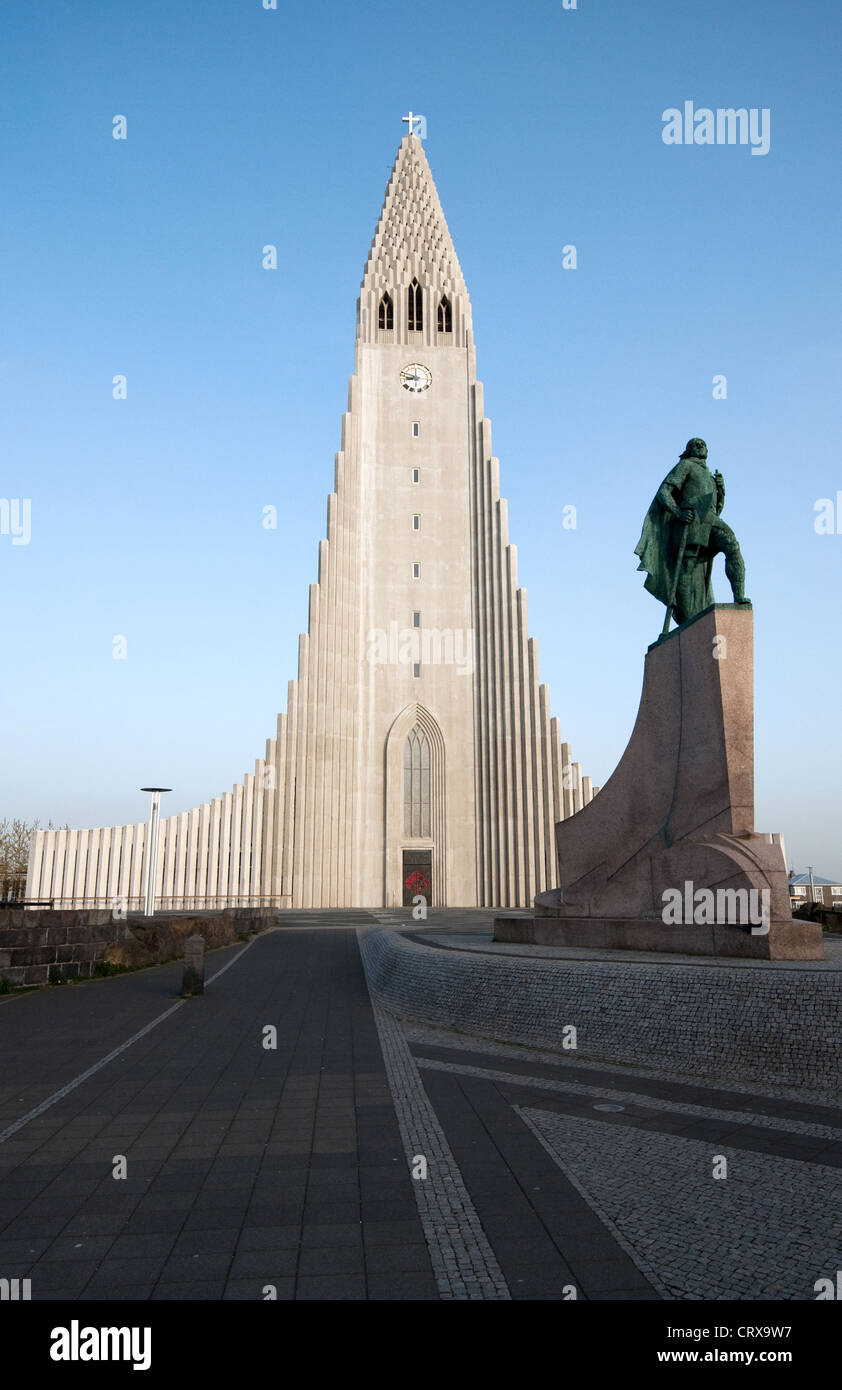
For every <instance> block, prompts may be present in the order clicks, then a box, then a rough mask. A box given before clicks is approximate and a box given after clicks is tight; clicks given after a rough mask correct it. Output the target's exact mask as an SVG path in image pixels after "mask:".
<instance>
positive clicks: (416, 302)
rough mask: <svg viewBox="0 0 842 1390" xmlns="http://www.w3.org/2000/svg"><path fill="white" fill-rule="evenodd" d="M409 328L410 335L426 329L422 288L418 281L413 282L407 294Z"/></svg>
mask: <svg viewBox="0 0 842 1390" xmlns="http://www.w3.org/2000/svg"><path fill="white" fill-rule="evenodd" d="M407 314H408V317H407V328H408V329H409V331H410V333H420V332H421V330H422V328H423V327H424V309H423V301H422V297H421V286H420V285H419V283H418V281H417V280H413V282H412V284H411V285H410V287H409V291H408V294H407Z"/></svg>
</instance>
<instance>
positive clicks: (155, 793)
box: [140, 787, 172, 917]
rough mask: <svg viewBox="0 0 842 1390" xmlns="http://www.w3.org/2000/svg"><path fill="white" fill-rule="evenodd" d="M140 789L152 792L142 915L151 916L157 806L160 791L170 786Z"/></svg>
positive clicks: (152, 910) (156, 851) (156, 857)
mask: <svg viewBox="0 0 842 1390" xmlns="http://www.w3.org/2000/svg"><path fill="white" fill-rule="evenodd" d="M140 790H141V791H142V792H151V793H152V808H151V810H150V812H149V834H148V837H147V845H146V885H145V888H146V906H145V907H144V909H143V914H144V916H145V917H151V916H153V914H154V912H155V871H156V869H157V867H158V807H159V806H160V804H161V793H162V792H171V791H172V787H141V789H140Z"/></svg>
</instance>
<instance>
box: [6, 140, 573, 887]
mask: <svg viewBox="0 0 842 1390" xmlns="http://www.w3.org/2000/svg"><path fill="white" fill-rule="evenodd" d="M411 129H412V122H411V121H410V130H411ZM595 791H596V789H595V788H593V787H592V786H591V783H590V780H589V779H588V778H587V777H583V776H582V773H581V768H580V766H579V765H578V764H576V763H573V761H572V757H571V752H570V748H569V745H567V744H566V743H562V741H561V737H560V732H559V726H558V721H557V720H556V719H554V718H552V717H551V715H550V704H549V692H548V689H547V687H546V686H542V685H539V681H538V657H537V649H536V644H535V640H534V638H530V637H529V635H528V631H527V605H526V594H525V591H524V590H523V589H520V588H518V583H517V560H516V551H515V548H514V547H513V546H512V545H510V544H509V540H508V523H507V509H506V502H505V500H504V499H503V498H501V496H500V486H499V465H498V462H497V460H496V459H495V458H494V457H493V456H492V451H491V427H490V424H489V422H488V420H486V419H485V416H484V413H483V391H482V386H481V384H480V383H479V382H478V381H477V377H476V359H475V349H474V340H473V330H472V324H471V306H470V300H469V297H468V292H467V289H466V286H465V282H464V279H463V277H462V272H461V270H460V267H459V262H458V260H457V258H456V253H455V250H454V247H453V243H452V241H451V238H450V233H449V231H448V228H447V224H446V222H445V219H444V215H443V212H442V209H441V204H440V202H439V198H438V194H437V192H436V188H435V185H434V183H433V178H432V175H431V172H430V168H429V165H428V163H427V159H426V155H425V153H424V149H423V146H422V143H421V140H420V138H419V137H418V136H417V135H415V134H412V133H410V134H408V135H406V136H405V137H404V138H403V140H402V142H401V145H400V148H399V150H398V154H397V158H396V160H395V164H394V168H393V170H392V175H391V178H390V180H389V184H388V187H387V190H386V197H385V201H384V204H383V209H382V212H381V216H380V220H379V223H378V225H377V230H376V232H375V236H374V241H373V244H372V247H371V251H370V253H369V257H368V261H367V264H366V267H365V273H364V277H363V282H362V288H361V294H360V298H359V301H358V308H357V336H356V352H355V371H354V375H353V377H352V378H351V380H350V386H349V397H348V410H347V412H346V414H345V416H344V417H343V421H342V436H341V449H340V451H339V453H338V454H337V456H336V473H335V487H334V491H333V492H332V493H331V494H330V496H329V498H328V509H327V537H326V539H324V540H323V541H321V543H320V547H319V562H318V582H317V583H315V584H312V585H311V586H310V603H309V622H308V630H307V632H306V633H305V634H302V636H301V637H300V639H299V654H298V678H297V680H294V681H291V682H290V683H289V689H288V699H287V710H286V713H285V714H281V715H279V716H278V726H277V734H276V737H275V738H270V739H268V740H267V744H266V755H265V757H264V758H261V759H258V761H257V762H256V763H255V770H254V773H253V774H246V776H245V777H244V779H243V782H242V783H240V784H238V785H237V786H235V787H234V788H233V790H232V791H231V792H228V793H226V794H225V795H223V796H222V797H218V798H216V799H214V800H212V801H209V802H207V803H206V804H205V805H204V806H201V807H197V808H195V809H194V810H192V811H184V812H182V813H180V814H178V815H174V816H170V817H169V818H167V819H165V820H162V821H161V825H160V840H159V850H158V855H157V875H156V879H157V881H156V887H155V896H156V905H158V906H160V907H173V908H182V907H183V908H199V907H202V906H206V907H209V908H211V907H221V906H226V905H238V904H239V905H258V904H264V905H274V906H278V907H293V908H310V907H312V908H318V907H322V908H331V907H351V906H354V907H392V906H397V905H400V904H401V903H404V902H407V901H410V900H411V899H412V897H413V896H415V895H416V894H418V893H421V894H422V895H423V896H424V897H426V898H427V900H428V902H429V903H430V904H431V905H452V906H456V905H458V906H499V907H505V906H528V905H531V903H532V900H533V898H534V896H535V894H536V893H537V892H540V891H542V890H544V889H546V888H548V887H550V886H551V885H552V884H553V883H554V881H555V879H556V877H557V872H556V864H555V833H554V827H555V823H556V822H557V821H559V820H562V819H564V818H565V817H567V816H569V815H572V814H573V813H574V812H575V811H577V810H579V809H580V808H581V807H582V806H583V805H585V804H586V803H587V802H588V801H590V799H591V798H592V796H593V795H594V794H595ZM147 841H148V829H147V827H146V826H145V825H144V824H138V825H133V826H122V827H115V828H111V829H92V830H79V831H38V832H37V833H36V835H35V837H34V841H33V847H32V851H31V856H30V865H29V875H28V879H27V888H26V894H27V897H30V898H36V897H37V898H42V899H44V898H52V899H54V900H55V901H56V905H57V906H83V905H86V906H94V905H101V906H105V905H108V904H111V903H112V902H120V901H123V902H125V903H126V905H127V906H128V907H130V908H136V907H139V906H142V895H143V883H144V865H145V858H144V856H145V853H146V849H147Z"/></svg>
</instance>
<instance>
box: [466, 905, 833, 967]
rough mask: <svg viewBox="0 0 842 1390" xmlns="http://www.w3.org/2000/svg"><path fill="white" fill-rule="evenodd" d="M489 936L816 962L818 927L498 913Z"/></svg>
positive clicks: (546, 943) (533, 942)
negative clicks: (757, 929)
mask: <svg viewBox="0 0 842 1390" xmlns="http://www.w3.org/2000/svg"><path fill="white" fill-rule="evenodd" d="M494 940H495V941H507V942H510V943H512V944H514V945H518V946H585V947H591V948H593V949H594V950H600V951H604V950H612V949H614V950H617V951H662V952H666V953H669V954H671V955H672V954H674V955H683V956H744V957H746V958H747V959H753V960H822V959H823V958H824V951H823V947H822V935H821V930H819V931H818V932H816V924H815V923H813V922H804V921H798V920H797V919H795V918H793V919H792V920H791V922H772V923H771V924H770V927H769V931H768V932H767V933H766V934H765V935H763V936H752V935H751V934H750V933H749V932H747V931H743V930H742V928H740V927H736V926H732V925H724V926H716V925H712V926H695V925H693V926H681V927H671V926H666V925H665V924H664V923H663V922H662V921H660V920H659V919H657V918H655V919H652V920H648V919H645V918H640V917H602V918H597V917H556V916H554V915H552V913H551V912H546V913H544V914H542V915H541V916H535V917H526V918H524V917H498V918H496V920H495V922H494Z"/></svg>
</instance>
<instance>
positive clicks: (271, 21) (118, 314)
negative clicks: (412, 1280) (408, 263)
mask: <svg viewBox="0 0 842 1390" xmlns="http://www.w3.org/2000/svg"><path fill="white" fill-rule="evenodd" d="M840 34H842V11H840V10H839V7H838V5H837V4H836V3H833V2H832V0H815V2H814V3H812V4H809V5H807V6H796V5H792V4H789V3H783V0H774V2H773V3H770V2H769V0H764V2H763V3H760V2H759V0H741V4H740V5H739V6H735V5H734V4H733V0H712V3H708V4H705V5H703V6H692V7H691V6H685V5H677V4H676V3H675V0H654V3H649V4H646V5H642V4H634V3H629V0H609V2H608V3H596V0H579V5H578V8H577V9H576V10H575V11H574V10H564V9H563V8H562V6H561V0H557V3H551V4H543V3H542V4H536V5H529V6H525V7H524V6H521V7H516V6H510V5H502V4H497V3H493V0H492V3H486V4H482V5H479V4H475V3H463V4H460V5H457V6H456V7H453V6H452V5H450V4H443V3H437V2H435V0H434V3H428V4H426V5H425V6H423V7H419V6H414V7H406V8H405V9H403V10H402V9H401V8H400V7H397V6H394V5H392V4H385V3H368V4H366V3H361V4H357V5H354V6H346V5H338V4H325V5H321V6H315V7H299V6H296V7H293V6H291V5H290V4H288V3H287V0H279V8H278V10H277V11H266V10H264V9H263V7H262V4H261V0H237V3H234V0H213V3H211V4H208V3H197V2H196V0H192V2H189V3H178V0H167V3H158V0H147V2H146V3H144V4H143V5H142V6H139V5H136V4H130V3H125V0H116V2H115V3H108V4H105V3H96V2H95V0H94V3H90V0H86V3H85V4H84V5H81V6H80V5H78V4H72V3H53V4H51V5H49V6H32V5H29V4H22V3H8V4H7V5H6V6H5V7H4V12H3V18H2V43H3V50H4V54H5V60H6V61H5V67H6V73H5V78H4V83H3V87H2V94H0V115H2V129H3V132H4V138H3V142H2V144H3V149H2V164H1V165H0V177H1V178H2V187H3V190H4V200H3V201H4V216H3V219H2V225H0V248H2V261H0V264H1V265H2V271H1V272H0V273H2V279H3V286H2V298H3V304H4V313H3V316H2V318H3V328H2V346H0V392H2V407H3V408H2V422H3V424H2V441H1V442H0V459H1V460H2V473H0V495H2V496H5V497H7V498H24V497H26V498H31V499H32V535H31V540H30V542H29V544H28V545H18V546H13V545H12V544H11V537H10V536H8V535H0V593H2V596H3V606H4V615H5V622H4V629H5V636H6V641H5V652H4V667H5V679H4V680H3V682H2V693H0V700H2V705H0V709H2V736H0V766H2V771H3V775H2V793H3V794H2V799H0V816H2V815H3V814H7V815H10V816H13V815H20V816H24V817H27V818H33V817H36V816H37V817H40V819H41V821H42V822H44V823H45V822H46V821H47V820H48V819H52V820H53V821H54V822H56V823H64V822H65V821H66V822H68V823H69V824H71V825H90V824H94V825H96V824H99V825H102V824H113V823H121V822H123V821H131V820H136V819H139V818H142V817H144V816H145V814H146V800H147V799H146V798H145V797H144V796H143V795H141V794H140V793H139V792H138V790H137V788H138V787H140V786H141V785H145V784H146V783H148V782H150V781H152V782H155V781H160V782H162V783H163V784H165V785H170V786H172V787H173V788H174V790H173V793H172V795H171V796H170V797H169V798H167V801H168V804H167V806H166V811H167V812H170V813H171V812H174V811H177V810H181V809H187V808H189V807H190V806H193V805H196V804H198V803H200V802H202V801H204V800H206V799H208V798H209V797H211V796H215V795H219V794H220V793H221V792H222V791H224V790H226V789H228V788H229V787H230V785H231V783H232V782H234V781H236V780H239V779H240V778H241V776H242V774H243V772H245V771H249V770H251V769H252V765H253V760H254V758H255V757H257V756H260V755H262V753H263V748H264V741H265V738H266V737H267V735H271V734H272V733H273V732H274V725H275V716H276V713H277V711H278V710H280V709H284V708H285V707H286V688H287V681H288V680H289V679H290V678H291V677H294V676H295V674H296V660H297V641H298V633H299V632H300V631H302V630H303V629H304V628H305V627H306V621H307V586H308V583H309V582H310V581H311V580H312V579H314V578H315V573H316V552H317V544H318V541H319V539H320V537H321V536H323V535H324V531H325V503H326V496H327V493H328V492H329V491H330V489H331V487H332V485H333V456H334V452H335V450H336V449H337V448H338V445H339V429H340V417H341V414H342V411H343V410H344V409H345V405H346V398H347V380H348V376H349V374H350V373H351V371H352V370H353V340H354V306H355V301H356V296H357V293H358V289H359V282H360V278H361V275H362V270H363V265H364V262H365V258H366V255H367V253H368V248H369V245H370V241H371V237H372V235H373V232H374V227H375V225H376V221H377V217H378V213H379V209H380V205H381V202H382V197H383V193H384V189H385V184H386V181H387V178H388V174H389V171H390V169H391V165H392V162H393V160H394V156H395V151H396V149H397V146H398V143H399V141H400V139H401V135H402V133H403V131H404V130H405V127H404V126H402V125H401V120H400V118H401V116H402V115H403V114H405V112H407V111H408V110H409V109H410V108H411V109H412V110H413V111H416V112H422V113H424V115H425V116H426V118H427V123H428V138H427V141H426V150H427V155H428V158H429V160H430V163H431V167H432V170H433V175H434V177H435V179H436V183H437V186H438V189H439V194H440V196H441V199H442V204H443V207H444V211H445V215H446V217H447V219H448V223H449V226H450V230H451V232H452V234H453V238H454V241H455V244H456V249H457V253H458V255H459V258H460V261H461V264H462V268H463V271H464V273H465V277H466V280H467V284H468V289H469V291H470V294H471V299H472V304H473V316H474V328H475V334H476V342H477V355H478V371H479V376H480V378H481V379H482V380H483V382H484V384H485V403H486V410H487V412H488V415H489V416H490V418H491V421H492V424H493V429H494V449H495V453H496V454H498V455H499V457H500V462H501V479H502V488H503V493H504V495H505V496H506V497H507V498H508V500H509V516H510V536H511V539H512V540H513V541H514V542H515V543H516V544H517V546H518V553H519V572H520V580H521V583H522V584H524V585H525V587H526V588H527V590H528V593H529V608H530V626H531V631H532V632H533V634H534V635H535V636H537V638H538V644H539V652H540V659H541V678H542V680H544V681H546V682H548V683H549V685H550V689H551V693H552V706H553V712H554V713H555V714H557V715H558V716H559V718H560V720H561V724H562V730H563V735H564V737H565V738H566V739H569V740H570V741H571V742H572V744H573V747H574V751H575V756H576V757H577V758H579V759H580V760H581V762H582V763H583V764H584V766H585V770H586V771H587V772H589V773H590V774H591V775H592V776H593V777H594V780H595V781H596V782H599V783H603V782H605V781H606V780H607V778H608V776H609V775H610V773H611V771H612V770H613V768H614V767H615V765H616V763H617V761H618V760H619V758H620V756H621V754H622V751H623V748H624V747H625V744H626V741H627V739H628V736H629V733H630V732H631V728H632V725H633V723H634V718H635V714H636V710H637V703H638V699H639V693H640V680H641V674H642V663H643V656H644V653H645V650H646V646H647V644H648V643H649V642H651V641H652V640H654V638H655V636H656V635H657V633H658V631H659V630H660V623H661V615H662V610H661V608H660V606H659V605H657V604H656V603H655V601H654V600H653V599H652V598H651V597H650V596H649V595H648V594H646V593H645V591H644V589H643V586H642V579H643V576H642V575H640V574H638V573H637V572H636V558H635V556H634V554H633V551H634V546H635V544H636V543H637V539H638V536H639V533H640V526H641V522H642V519H643V516H644V514H645V512H646V509H647V507H648V505H649V502H650V500H651V498H652V495H653V494H654V492H655V490H656V488H657V486H658V484H659V483H660V481H661V479H662V478H663V476H664V475H665V473H666V472H667V471H668V469H669V468H670V467H671V466H672V464H673V463H674V461H675V460H676V458H677V456H678V454H679V453H680V452H681V448H682V447H683V445H684V442H685V441H686V440H687V439H688V438H689V437H690V436H691V435H702V436H703V437H704V438H705V439H707V441H708V444H709V448H710V462H711V465H712V467H714V468H716V467H718V468H720V469H721V470H722V472H723V473H724V475H725V481H726V486H727V500H726V506H725V513H724V515H725V519H726V520H728V521H729V522H730V524H731V525H732V526H733V528H734V529H735V531H736V532H737V535H738V537H739V539H740V542H741V545H742V548H743V553H744V555H745V558H746V564H747V572H748V582H747V591H748V593H749V595H750V597H751V598H752V599H753V601H754V604H755V642H756V650H755V657H756V767H757V817H756V820H757V827H758V829H761V830H782V831H783V832H784V833H785V835H786V838H787V845H788V851H789V859H790V862H791V863H793V864H794V865H795V866H796V868H802V867H804V866H806V864H807V863H808V862H809V863H812V864H814V865H815V868H816V871H817V872H819V873H821V874H824V875H826V876H828V877H832V876H833V874H837V875H838V874H840V873H842V843H840V816H839V811H838V806H839V786H840V761H842V760H840V716H839V706H840V698H839V690H840V677H842V643H840V642H839V638H838V635H837V634H838V615H839V595H840V581H842V517H840V518H839V519H838V527H839V534H833V535H818V534H816V531H815V528H814V520H815V517H816V512H815V504H816V502H817V500H818V499H820V498H831V499H833V500H834V502H835V500H836V494H837V491H840V492H841V493H842V462H840V449H839V438H840V420H839V414H840V410H839V397H840V391H839V381H840V357H841V356H842V353H841V352H840V326H839V325H840V295H839V233H838V229H839V225H840V192H839V177H838V174H839V160H838V143H839V141H838V106H837V96H838V73H839V64H840V56H841V55H840V48H842V44H840ZM685 100H692V101H693V102H694V103H695V106H696V107H697V108H698V107H711V108H716V107H717V106H725V107H731V106H734V107H740V106H745V107H747V108H751V107H758V108H763V107H766V108H769V110H770V112H771V148H770V150H769V153H768V154H766V155H763V156H752V154H751V152H750V149H749V148H748V147H746V146H739V145H737V146H732V147H722V146H690V147H683V146H682V147H670V146H666V145H665V144H664V143H663V141H662V139H661V131H662V119H661V117H662V112H663V111H664V110H665V109H666V108H668V107H682V106H683V103H684V101H685ZM117 114H121V115H124V116H125V117H126V119H127V133H128V138H127V139H126V140H125V141H115V140H114V139H113V138H112V135H111V130H112V120H113V117H114V116H115V115H117ZM267 243H274V244H275V245H277V247H278V254H279V262H280V268H279V270H278V271H277V272H268V271H265V270H263V269H262V266H261V256H260V252H261V248H262V247H263V246H264V245H265V244H267ZM569 243H572V244H575V245H576V247H577V248H578V262H579V263H578V268H577V269H576V270H575V271H563V270H562V268H561V248H562V247H563V246H564V245H566V244H569ZM117 373H123V374H125V375H126V377H127V382H128V395H127V398H126V400H124V401H115V400H113V399H112V394H111V391H112V386H111V383H112V378H113V376H114V375H115V374H117ZM718 374H724V375H725V376H726V378H727V391H728V394H727V399H725V400H715V399H714V398H713V394H712V392H713V385H712V382H713V377H714V376H715V375H718ZM839 500H840V502H842V496H840V498H839ZM269 503H272V504H274V505H276V506H277V507H278V508H279V511H280V513H281V517H282V520H281V523H280V525H279V527H278V530H277V531H266V530H264V529H263V528H262V527H261V516H262V508H263V507H264V506H265V505H266V504H269ZM569 504H573V505H575V506H576V508H577V512H578V526H577V529H576V530H575V531H566V530H563V529H562V528H561V519H562V514H563V508H564V506H565V505H569ZM721 566H722V562H721V560H719V561H717V566H716V568H715V580H714V582H715V588H716V593H717V597H718V598H719V599H720V600H722V601H725V600H727V599H729V597H730V594H729V591H728V586H727V582H726V581H725V578H724V574H723V572H722V567H721ZM117 634H121V635H123V636H125V638H126V643H127V653H128V655H127V659H126V660H114V658H113V656H112V650H113V638H114V636H115V635H117Z"/></svg>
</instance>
